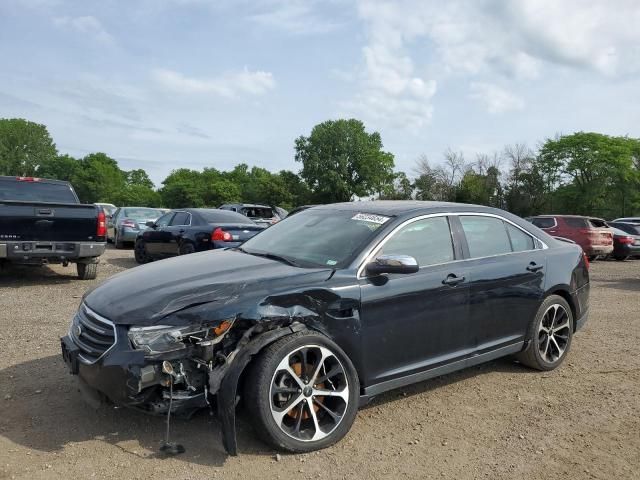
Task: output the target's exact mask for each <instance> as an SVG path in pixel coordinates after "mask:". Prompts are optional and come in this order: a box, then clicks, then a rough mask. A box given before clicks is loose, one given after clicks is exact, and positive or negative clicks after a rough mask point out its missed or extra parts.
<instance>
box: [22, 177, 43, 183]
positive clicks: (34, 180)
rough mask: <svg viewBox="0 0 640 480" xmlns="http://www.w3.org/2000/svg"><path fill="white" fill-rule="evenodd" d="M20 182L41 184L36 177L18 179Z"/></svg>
mask: <svg viewBox="0 0 640 480" xmlns="http://www.w3.org/2000/svg"><path fill="white" fill-rule="evenodd" d="M16 180H18V181H19V182H39V181H40V179H39V178H36V177H16Z"/></svg>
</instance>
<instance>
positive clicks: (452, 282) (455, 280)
mask: <svg viewBox="0 0 640 480" xmlns="http://www.w3.org/2000/svg"><path fill="white" fill-rule="evenodd" d="M462 282H464V277H457V276H455V275H454V274H453V273H450V274H449V275H447V278H445V279H444V280H442V284H443V285H449V286H451V287H455V286H456V285H458V284H459V283H462Z"/></svg>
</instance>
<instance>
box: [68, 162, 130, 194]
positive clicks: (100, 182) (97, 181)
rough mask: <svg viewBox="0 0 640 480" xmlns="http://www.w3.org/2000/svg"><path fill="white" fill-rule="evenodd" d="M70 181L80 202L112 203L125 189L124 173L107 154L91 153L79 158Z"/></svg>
mask: <svg viewBox="0 0 640 480" xmlns="http://www.w3.org/2000/svg"><path fill="white" fill-rule="evenodd" d="M71 183H72V184H73V186H74V188H75V190H76V192H77V194H78V197H80V200H81V201H82V202H86V203H94V202H108V203H114V201H115V199H117V198H119V197H120V196H121V195H122V193H123V190H124V189H125V186H126V173H125V172H123V171H122V170H120V167H118V162H117V161H116V160H114V159H113V158H111V157H109V156H108V155H107V154H105V153H92V154H89V155H87V156H86V157H84V158H83V159H81V160H80V162H79V168H78V169H77V171H76V172H75V173H74V175H73V176H72V178H71Z"/></svg>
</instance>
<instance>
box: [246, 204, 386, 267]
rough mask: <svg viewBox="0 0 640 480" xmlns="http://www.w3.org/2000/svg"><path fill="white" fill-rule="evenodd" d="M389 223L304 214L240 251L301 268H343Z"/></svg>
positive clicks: (341, 214) (361, 216)
mask: <svg viewBox="0 0 640 480" xmlns="http://www.w3.org/2000/svg"><path fill="white" fill-rule="evenodd" d="M388 220H390V218H389V217H385V216H382V215H373V214H368V213H367V214H365V213H358V212H348V211H337V210H305V211H303V212H300V213H298V214H296V215H294V216H292V217H287V218H286V219H285V220H283V221H282V222H279V223H277V224H275V225H274V226H272V227H269V228H267V229H266V230H264V231H263V232H261V233H259V234H258V235H256V236H255V237H253V238H252V239H250V240H248V241H247V242H245V243H244V244H243V245H242V247H241V250H242V251H244V252H246V253H250V254H256V255H265V254H266V255H270V256H277V257H280V258H283V259H285V260H286V261H288V262H290V263H293V264H295V265H298V266H302V267H331V268H342V267H344V266H346V265H347V264H348V262H349V261H350V260H351V259H352V257H353V256H354V255H355V254H356V253H357V252H359V251H360V250H361V249H362V248H363V247H364V245H366V243H367V242H369V241H370V240H371V238H372V237H373V235H374V233H375V231H376V230H378V229H379V228H381V227H382V225H383V224H384V223H386V222H387V221H388Z"/></svg>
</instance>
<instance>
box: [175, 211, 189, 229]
mask: <svg viewBox="0 0 640 480" xmlns="http://www.w3.org/2000/svg"><path fill="white" fill-rule="evenodd" d="M189 217H190V215H189V213H188V212H177V213H176V215H175V217H173V220H171V225H172V226H174V225H189Z"/></svg>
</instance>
